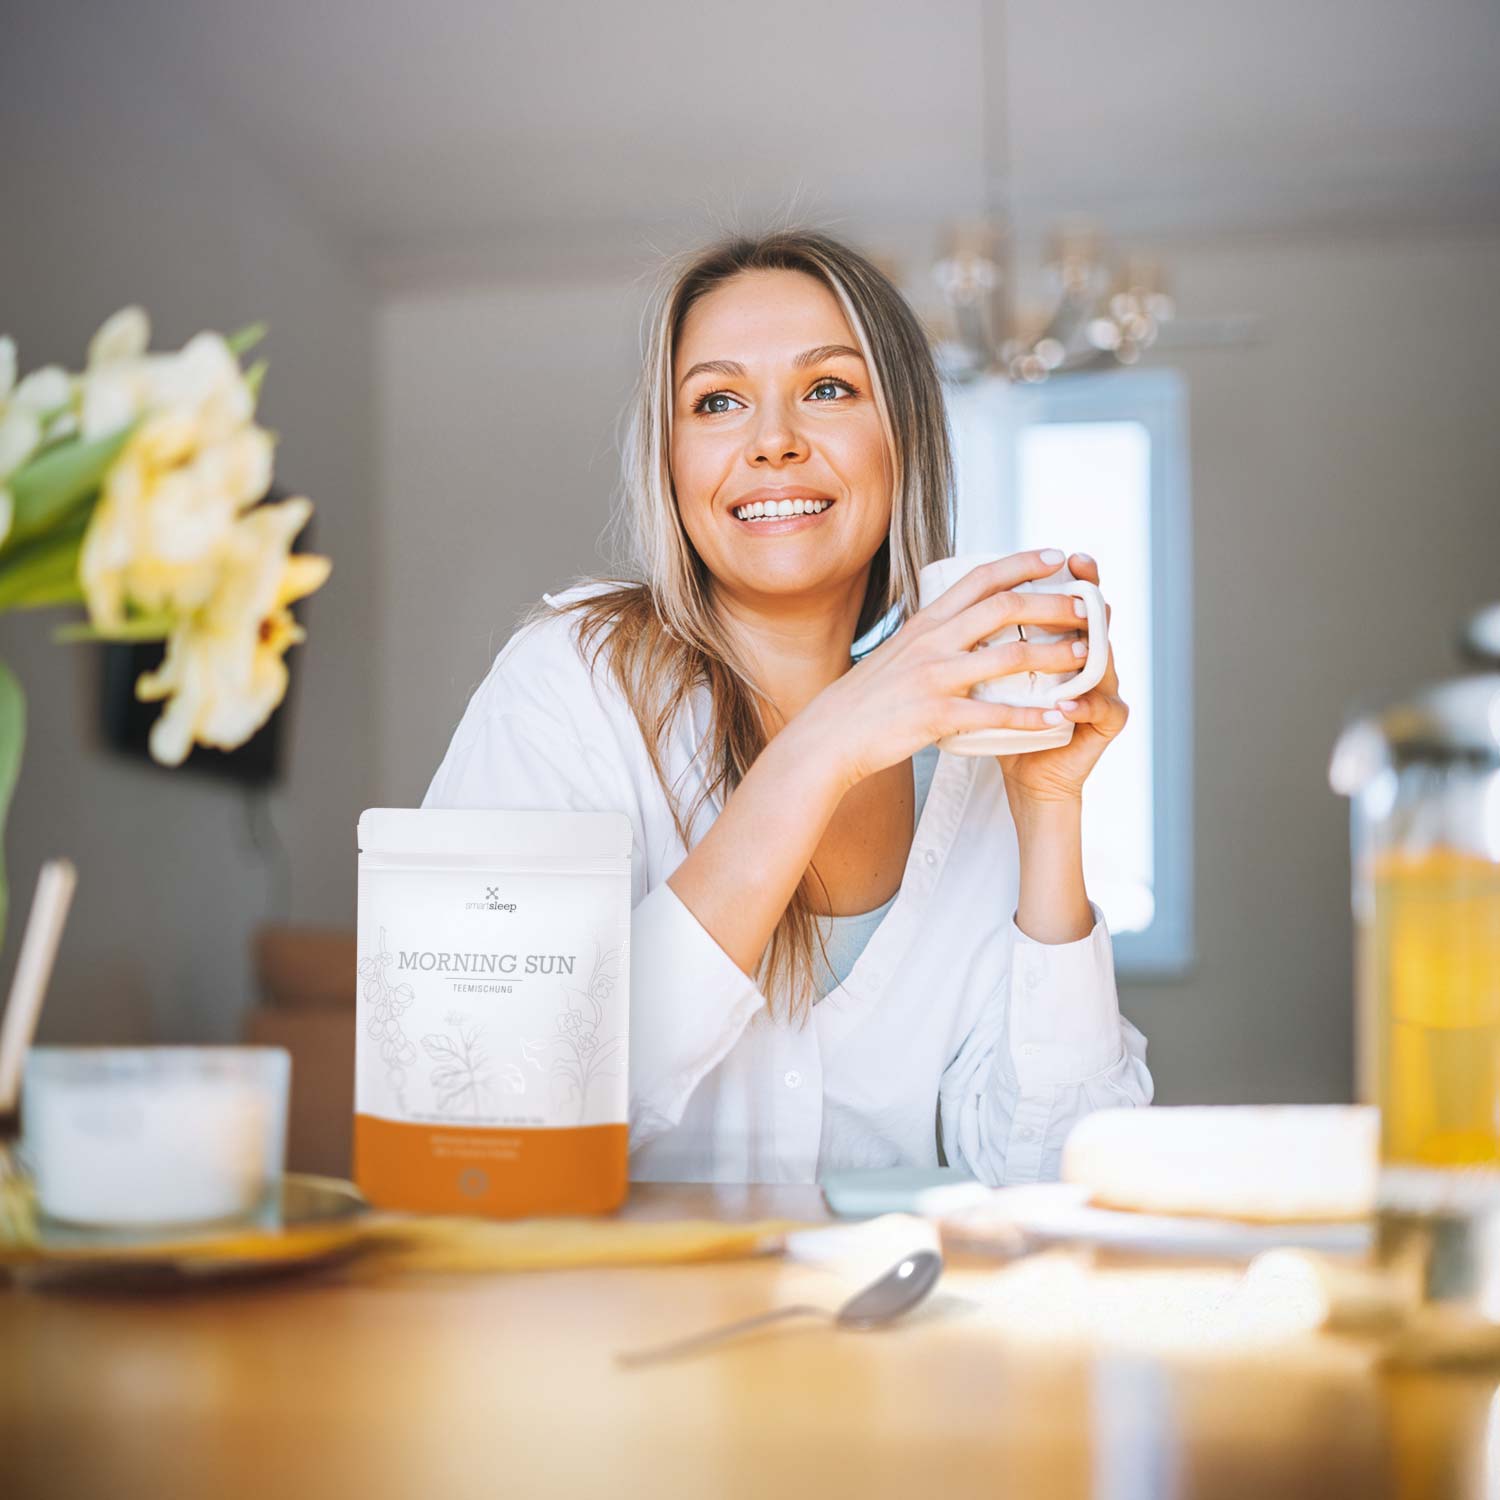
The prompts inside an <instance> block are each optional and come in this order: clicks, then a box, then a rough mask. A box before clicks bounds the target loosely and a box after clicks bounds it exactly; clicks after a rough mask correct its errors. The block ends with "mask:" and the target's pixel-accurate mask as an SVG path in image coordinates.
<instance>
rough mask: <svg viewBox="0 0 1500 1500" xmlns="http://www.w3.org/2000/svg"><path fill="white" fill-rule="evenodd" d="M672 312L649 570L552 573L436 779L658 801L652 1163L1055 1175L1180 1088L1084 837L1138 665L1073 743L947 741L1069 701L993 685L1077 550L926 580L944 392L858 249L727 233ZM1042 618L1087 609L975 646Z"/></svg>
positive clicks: (645, 1092)
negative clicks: (1133, 1000)
mask: <svg viewBox="0 0 1500 1500" xmlns="http://www.w3.org/2000/svg"><path fill="white" fill-rule="evenodd" d="M649 326H650V336H649V340H648V345H647V348H646V351H645V367H644V370H643V373H642V379H641V383H640V387H639V389H638V392H637V397H636V402H635V408H634V414H633V420H632V423H631V426H630V431H629V435H628V441H627V445H626V453H625V487H624V495H625V505H624V507H623V508H622V509H621V511H620V512H619V513H618V515H617V518H616V520H617V524H618V525H619V526H620V527H622V528H623V540H624V541H625V543H626V546H627V548H628V551H629V553H630V556H631V560H632V564H633V566H632V568H631V570H630V571H631V573H632V574H633V575H634V576H632V577H623V578H607V579H589V580H584V581H582V582H580V583H578V584H576V585H575V586H574V587H572V588H570V589H568V590H565V591H563V592H562V593H561V594H559V595H557V596H552V595H545V596H544V597H543V602H542V603H541V604H540V605H538V606H537V607H536V608H535V609H533V610H532V611H531V612H530V613H529V614H528V617H527V618H526V619H525V620H524V621H523V623H522V625H521V628H519V629H518V630H517V631H516V633H515V634H514V635H513V637H512V638H511V640H510V641H509V642H508V643H507V644H506V646H505V648H504V649H503V650H502V651H501V652H500V654H499V656H498V657H497V658H496V661H495V664H494V666H493V667H492V669H491V671H490V673H489V675H488V676H487V677H486V679H485V681H484V683H483V684H481V686H480V687H479V689H478V690H477V691H476V692H475V694H474V696H473V699H472V700H471V701H470V704H469V706H468V709H467V710H466V712H465V714H464V717H463V720H462V722H461V723H460V724H459V727H458V729H457V731H456V732H455V734H454V737H453V741H452V743H451V745H450V746H449V750H448V753H447V756H446V757H445V758H444V761H443V764H442V765H441V766H440V768H439V769H438V772H437V775H436V776H435V777H434V779H433V782H432V785H431V787H430V788H429V790H428V793H427V797H426V800H425V803H424V805H425V806H428V807H495V806H506V807H523V806H534V807H576V808H595V809H600V810H615V811H622V812H625V813H627V814H628V815H629V816H630V818H631V820H632V824H633V826H634V829H635V853H636V858H635V861H634V877H633V878H634V889H633V894H632V904H633V915H632V926H631V992H632V996H633V997H634V998H633V1011H632V1018H631V1036H630V1097H631V1115H630V1119H631V1133H630V1143H631V1150H632V1169H633V1175H635V1176H637V1177H658V1178H661V1177H668V1178H678V1179H701V1178H713V1179H720V1180H731V1181H755V1180H768V1179H775V1180H804V1181H806V1180H812V1179H813V1178H815V1177H816V1176H818V1175H820V1174H821V1173H822V1172H823V1171H825V1170H828V1169H832V1168H838V1167H851V1166H875V1165H896V1164H906V1165H931V1164H933V1163H935V1162H938V1161H941V1160H944V1159H946V1160H947V1161H948V1162H950V1163H953V1164H955V1165H964V1166H967V1167H968V1168H969V1169H970V1170H972V1171H973V1172H974V1173H975V1174H976V1175H977V1176H979V1177H981V1178H983V1179H985V1180H986V1181H991V1182H1000V1181H1024V1180H1028V1179H1036V1178H1038V1177H1044V1176H1045V1177H1053V1176H1056V1175H1057V1172H1058V1169H1059V1157H1060V1150H1061V1145H1062V1140H1063V1137H1064V1136H1065V1135H1066V1133H1067V1129H1068V1127H1069V1126H1070V1125H1071V1123H1072V1121H1073V1120H1074V1119H1076V1118H1077V1117H1078V1116H1079V1115H1080V1114H1082V1113H1086V1112H1087V1111H1089V1110H1091V1109H1095V1108H1098V1107H1100V1106H1102V1105H1106V1104H1112V1105H1114V1104H1121V1103H1125V1104H1145V1103H1149V1101H1150V1099H1151V1093H1152V1086H1151V1079H1150V1074H1149V1073H1148V1072H1147V1070H1146V1065H1145V1050H1146V1044H1145V1039H1144V1037H1142V1036H1141V1034H1140V1032H1139V1031H1138V1030H1136V1028H1135V1027H1133V1026H1132V1025H1131V1024H1130V1023H1129V1022H1128V1021H1127V1020H1125V1019H1124V1017H1123V1016H1121V1014H1120V1012H1119V1007H1118V1001H1117V997H1116V993H1115V985H1114V975H1113V967H1112V962H1111V951H1110V941H1109V934H1108V932H1107V930H1106V928H1105V926H1104V923H1103V920H1102V918H1101V916H1100V914H1099V911H1098V909H1097V908H1096V907H1095V906H1093V905H1092V903H1091V902H1090V901H1089V899H1088V896H1087V894H1086V892H1085V890H1084V885H1083V877H1082V867H1081V860H1080V833H1079V829H1080V803H1081V792H1082V784H1083V780H1084V778H1085V777H1086V776H1087V775H1088V773H1089V770H1090V769H1091V768H1092V766H1093V764H1094V762H1095V761H1096V760H1097V759H1098V757H1099V755H1100V754H1101V753H1102V751H1103V749H1104V748H1105V746H1106V745H1107V744H1108V742H1109V740H1110V739H1111V738H1113V736H1114V735H1115V734H1117V733H1118V732H1119V729H1120V728H1121V727H1122V726H1123V724H1124V722H1125V714H1126V710H1125V706H1124V704H1123V702H1122V701H1121V700H1120V698H1119V693H1118V684H1117V682H1116V679H1115V674H1114V669H1113V663H1112V661H1111V665H1110V668H1109V670H1108V672H1107V673H1106V675H1105V677H1104V679H1103V680H1102V681H1101V682H1100V684H1099V686H1098V688H1096V689H1095V690H1094V691H1093V692H1091V693H1088V694H1085V695H1083V696H1082V697H1081V698H1080V699H1078V700H1077V701H1076V702H1070V703H1068V704H1065V705H1063V706H1062V708H1063V711H1064V712H1065V713H1066V715H1067V717H1068V718H1069V719H1070V720H1071V721H1072V722H1073V724H1074V725H1075V732H1074V735H1073V738H1072V741H1071V742H1070V743H1069V745H1067V746H1064V747H1060V748H1059V749H1056V750H1047V751H1039V752H1033V753H1032V754H1030V755H1024V756H1011V757H1008V758H1007V760H1006V761H1005V762H1004V764H1003V765H1002V763H1001V762H1000V761H998V760H996V759H995V758H993V757H979V758H975V757H953V756H947V755H938V754H937V753H936V751H935V750H934V749H933V746H934V742H935V741H936V740H938V739H939V738H941V737H942V736H944V735H947V734H949V733H954V732H961V731H963V730H969V729H979V728H990V727H1000V726H1004V727H1012V728H1028V729H1035V728H1040V727H1042V723H1043V720H1042V713H1043V710H1041V709H1035V708H1016V707H1011V706H1008V705H1002V704H991V703H987V702H984V701H981V700H978V699H975V698H972V697H970V695H969V694H970V689H971V688H972V687H973V685H974V684H975V683H976V682H978V681H981V680H983V679H985V678H987V677H992V676H998V675H1002V674H1006V673H1012V672H1016V671H1027V670H1031V671H1052V672H1058V671H1064V670H1071V669H1072V668H1073V667H1074V666H1076V661H1075V659H1074V656H1073V652H1072V638H1071V633H1072V632H1074V631H1075V628H1076V626H1077V625H1078V621H1077V619H1076V617H1075V616H1074V615H1073V613H1072V601H1071V600H1070V599H1067V598H1065V597H1060V596H1057V595H1046V594H1038V593H1032V592H1029V591H1026V592H1022V591H1018V589H1017V585H1019V584H1021V583H1023V582H1026V581H1027V580H1030V579H1035V578H1041V577H1044V576H1046V575H1048V574H1050V573H1052V572H1054V571H1055V570H1056V569H1057V568H1058V566H1059V565H1060V564H1061V563H1062V562H1063V561H1064V558H1063V554H1062V553H1060V552H1055V551H1052V550H1050V549H1049V550H1042V551H1037V552H1027V553H1020V554H1017V555H1015V556H1014V557H1009V558H1005V559H1003V560H1001V561H1000V562H997V563H995V564H992V565H990V566H989V567H985V568H980V569H977V570H975V572H973V573H971V574H969V575H968V576H967V577H966V578H964V579H963V580H962V581H961V583H959V584H956V585H955V586H954V587H953V588H952V589H950V590H949V591H948V592H947V593H946V594H944V595H942V596H941V597H940V598H938V599H936V600H934V601H933V602H932V603H931V604H929V605H928V606H927V607H926V608H921V609H919V608H918V607H917V604H918V598H919V593H918V585H917V575H918V572H919V570H920V569H921V568H922V566H923V565H925V564H926V563H928V562H930V561H932V560H933V559H936V558H939V557H943V556H946V555H947V554H948V553H949V552H951V550H952V535H953V504H954V475H953V462H952V457H951V452H950V445H949V434H948V427H947V418H946V412H945V408H944V402H943V395H942V388H941V385H940V382H939V380H938V376H937V371H936V368H935V365H934V362H933V358H932V354H931V350H930V348H929V345H928V342H927V339H926V336H925V334H924V333H923V331H922V329H921V326H920V324H919V323H918V321H917V319H916V318H915V316H914V315H913V313H912V311H911V309H910V307H909V306H908V305H907V304H906V302H905V301H904V299H903V298H902V297H901V294H900V293H899V291H898V290H897V289H896V288H895V287H894V286H893V285H892V284H891V282H890V281H889V280H888V279H887V278H886V277H885V276H884V275H883V274H882V273H881V272H880V271H879V270H878V269H877V268H876V267H875V266H873V265H872V264H871V263H870V262H869V261H868V260H867V259H865V258H864V257H863V256H861V255H859V254H858V253H857V252H856V251H854V250H852V249H850V248H849V247H847V246H845V245H842V244H840V243H839V242H837V241H836V240H833V239H831V238H830V237H828V236H826V235H822V234H819V233H816V232H812V231H806V230H783V231H779V232H776V233H772V234H767V235H763V236H759V237H738V238H734V239H731V240H728V241H726V242H724V243H721V244H718V245H715V246H711V247H710V248H708V249H707V250H705V251H702V252H700V253H697V254H694V255H690V256H688V257H685V258H684V259H683V260H682V261H680V262H676V263H672V264H669V265H668V266H667V267H666V268H665V272H664V275H663V279H662V283H661V285H660V287H659V289H658V294H657V297H656V299H655V305H654V309H653V315H652V319H651V322H650V325H649ZM1071 562H1072V568H1073V572H1074V573H1075V574H1076V575H1077V576H1079V577H1081V578H1087V579H1089V580H1090V581H1097V579H1098V573H1097V569H1096V568H1095V567H1094V565H1093V563H1092V561H1091V560H1090V559H1088V558H1087V557H1084V556H1083V555H1081V554H1075V556H1074V557H1073V558H1072V559H1071ZM891 618H894V619H897V620H899V621H900V626H899V628H898V629H896V630H895V631H894V633H892V634H890V635H889V636H888V637H887V638H886V639H885V640H883V641H882V642H881V643H880V644H879V645H878V646H876V648H875V649H874V650H872V651H870V652H869V653H867V654H866V655H864V656H862V657H861V658H860V660H859V661H858V662H855V661H854V660H853V658H852V654H851V648H852V645H853V643H854V642H855V641H857V640H859V639H861V637H863V636H865V635H867V634H868V633H869V632H871V631H872V630H873V629H874V628H875V627H876V626H877V625H878V624H880V622H882V621H886V620H888V619H891ZM1012 624H1016V625H1028V624H1036V625H1040V626H1045V627H1049V629H1050V631H1051V632H1052V633H1054V634H1055V632H1058V631H1059V630H1061V631H1064V632H1067V633H1069V634H1068V636H1067V637H1065V639H1064V642H1063V643H1062V644H1049V645H1041V644H1029V643H1027V642H1025V641H1024V640H1023V641H1021V642H1020V643H1018V644H1014V645H1005V646H986V645H981V644H980V643H982V642H985V641H987V640H988V639H989V638H991V637H993V636H994V635H995V634H996V633H997V632H998V631H999V630H1000V629H1001V628H1002V627H1003V626H1006V625H1012ZM976 647H978V649H975V648H976ZM929 778H930V789H927V783H928V781H929ZM919 787H922V788H923V789H924V790H925V796H924V797H923V798H922V800H921V802H920V805H919V802H918V788H919ZM830 937H831V938H832V939H833V941H831V942H830V941H828V940H829V938H830ZM820 954H821V958H822V961H823V964H822V967H821V968H820V966H819V963H818V961H817V960H818V958H819V956H820ZM935 1127H936V1128H935Z"/></svg>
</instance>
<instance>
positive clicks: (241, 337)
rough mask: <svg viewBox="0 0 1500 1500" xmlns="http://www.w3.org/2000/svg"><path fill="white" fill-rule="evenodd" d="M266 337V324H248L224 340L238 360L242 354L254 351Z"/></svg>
mask: <svg viewBox="0 0 1500 1500" xmlns="http://www.w3.org/2000/svg"><path fill="white" fill-rule="evenodd" d="M265 336H266V325H265V324H264V323H247V324H246V325H245V326H244V327H243V328H241V329H239V330H238V331H237V332H235V333H231V334H230V335H229V337H228V338H227V339H225V340H224V342H225V343H226V344H228V345H229V348H230V350H231V352H232V353H233V354H234V355H235V357H236V358H238V357H239V356H240V355H241V354H245V353H247V352H248V351H249V350H251V349H253V348H254V347H255V346H256V345H257V344H258V343H260V341H261V340H262V339H263V338H265Z"/></svg>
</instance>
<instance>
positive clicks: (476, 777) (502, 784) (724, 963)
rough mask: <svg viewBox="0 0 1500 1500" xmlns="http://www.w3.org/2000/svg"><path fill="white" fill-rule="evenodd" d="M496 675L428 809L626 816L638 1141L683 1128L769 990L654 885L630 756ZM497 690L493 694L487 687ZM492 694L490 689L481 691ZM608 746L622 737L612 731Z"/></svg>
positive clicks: (443, 769)
mask: <svg viewBox="0 0 1500 1500" xmlns="http://www.w3.org/2000/svg"><path fill="white" fill-rule="evenodd" d="M495 686H496V685H495V682H494V679H493V675H492V678H491V679H490V680H487V682H486V684H485V686H484V687H481V689H480V690H479V692H478V693H476V695H475V699H474V701H471V703H470V707H469V710H468V712H466V713H465V715H464V717H463V719H462V720H461V721H460V723H459V726H458V728H457V730H456V731H455V732H454V736H453V740H452V743H451V744H450V745H449V747H448V752H447V754H446V755H445V756H444V758H443V761H442V763H441V765H440V766H439V767H438V770H437V772H436V774H435V775H434V777H433V779H432V783H431V785H430V786H429V787H428V790H427V795H426V796H425V798H424V799H423V802H422V806H423V807H453V808H491V807H493V808H540V809H558V808H573V809H578V810H581V811H591V810H592V811H602V812H623V813H625V814H626V815H627V816H628V817H629V818H630V821H631V826H632V829H633V830H634V849H633V851H632V858H631V870H632V876H631V901H632V912H631V922H630V1064H629V1073H630V1146H631V1150H632V1151H634V1150H636V1149H637V1148H638V1147H640V1146H642V1145H644V1144H645V1143H646V1142H647V1141H649V1140H651V1139H653V1138H655V1137H656V1136H658V1135H660V1134H662V1133H664V1132H665V1131H667V1130H670V1129H672V1128H673V1127H675V1126H676V1125H677V1124H678V1123H679V1122H680V1120H681V1119H682V1115H683V1111H684V1110H685V1108H686V1107H687V1103H688V1100H689V1098H690V1097H691V1095H692V1092H693V1090H694V1089H695V1088H696V1087H697V1086H698V1084H699V1082H700V1081H701V1080H702V1079H703V1078H704V1077H705V1075H707V1074H708V1073H709V1072H710V1071H711V1070H712V1069H713V1068H715V1067H716V1066H717V1065H718V1064H719V1062H720V1061H721V1060H722V1059H723V1058H724V1056H725V1055H726V1054H727V1053H728V1052H729V1050H730V1049H731V1048H732V1047H733V1046H734V1044H735V1042H736V1041H737V1040H738V1038H739V1036H740V1033H741V1032H742V1031H743V1030H744V1028H745V1026H746V1025H747V1024H748V1022H749V1020H750V1017H751V1016H752V1015H753V1014H754V1013H755V1011H756V1010H757V1009H759V1008H761V1007H762V1006H764V1005H765V1003H766V1002H765V997H764V996H763V995H762V994H761V992H760V991H759V989H758V988H757V987H756V985H755V984H754V982H753V981H752V980H751V979H750V978H749V977H748V976H747V975H746V974H745V973H744V971H743V970H742V969H740V967H739V966H738V965H737V964H736V963H735V962H734V960H733V959H731V958H730V957H729V955H728V954H727V953H726V952H725V951H724V949H723V948H721V947H720V946H719V944H718V942H717V941H716V940H715V939H714V938H713V936H712V935H711V934H710V933H709V932H708V930H707V929H706V928H705V927H704V926H703V925H702V923H700V922H699V920H698V919H697V917H695V916H694V915H693V913H692V912H691V911H690V910H689V909H688V908H687V906H686V905H684V903H683V902H682V900H681V899H680V898H679V897H678V895H677V893H676V892H675V891H674V890H672V888H671V887H670V886H669V885H667V884H666V882H665V881H663V882H662V883H661V884H659V885H658V886H656V888H655V889H653V890H650V891H646V890H645V889H644V887H645V872H646V860H645V855H644V847H645V844H644V830H643V825H642V818H641V809H640V805H639V799H638V797H637V795H636V793H635V790H634V788H633V786H632V785H631V781H630V778H629V776H628V775H627V774H626V771H625V768H624V767H623V765H622V764H621V763H620V761H619V760H618V759H617V758H616V757H614V756H612V755H611V754H610V753H609V750H608V748H593V747H591V746H589V745H586V744H585V743H584V742H583V740H582V739H581V738H580V737H579V736H578V735H577V734H576V733H574V732H573V730H571V729H570V728H569V726H568V725H566V724H564V723H562V722H560V721H559V720H558V719H556V718H554V717H553V716H552V715H550V714H548V713H547V712H545V711H544V710H543V709H542V708H540V707H539V706H535V705H516V706H511V707H506V706H504V704H505V696H504V694H503V693H501V692H498V691H495ZM487 690H488V691H487ZM481 695H484V696H483V697H481ZM591 738H596V739H597V740H598V741H599V744H600V745H601V746H608V745H609V744H610V743H612V741H611V740H610V737H609V736H608V734H607V733H601V734H599V735H597V736H591Z"/></svg>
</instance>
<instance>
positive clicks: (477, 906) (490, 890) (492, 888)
mask: <svg viewBox="0 0 1500 1500" xmlns="http://www.w3.org/2000/svg"><path fill="white" fill-rule="evenodd" d="M464 910H465V911H503V912H506V913H512V914H513V913H514V912H515V910H516V902H514V901H502V900H501V899H500V887H499V886H498V885H487V886H485V888H484V900H483V901H465V902H464Z"/></svg>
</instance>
